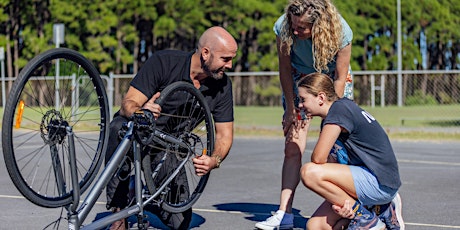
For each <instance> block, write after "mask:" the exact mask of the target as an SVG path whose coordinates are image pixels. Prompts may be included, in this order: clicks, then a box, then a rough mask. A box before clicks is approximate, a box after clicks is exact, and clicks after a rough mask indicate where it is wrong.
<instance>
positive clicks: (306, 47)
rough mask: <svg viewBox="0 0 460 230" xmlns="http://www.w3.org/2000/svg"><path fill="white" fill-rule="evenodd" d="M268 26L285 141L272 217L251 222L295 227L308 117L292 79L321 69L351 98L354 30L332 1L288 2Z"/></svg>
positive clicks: (260, 225) (262, 226) (264, 226)
mask: <svg viewBox="0 0 460 230" xmlns="http://www.w3.org/2000/svg"><path fill="white" fill-rule="evenodd" d="M273 30H274V32H275V34H276V36H277V37H276V43H277V48H278V59H279V76H280V82H281V87H282V89H283V107H284V115H283V121H282V126H283V132H284V136H285V138H286V140H285V147H284V161H283V167H282V175H281V195H280V206H279V209H278V211H277V212H276V213H274V214H273V216H271V217H269V218H268V219H267V220H265V221H262V222H258V223H256V225H255V226H256V228H259V229H278V228H279V229H285V228H292V227H293V226H294V216H293V214H292V202H293V199H294V193H295V189H296V188H297V185H298V184H299V182H300V175H299V171H300V167H301V163H302V155H303V152H304V150H305V147H306V143H307V131H308V127H309V123H310V122H309V121H310V116H309V115H308V114H305V113H304V112H303V111H300V110H299V109H298V105H299V100H298V90H297V86H296V85H295V82H296V81H297V80H299V79H300V78H301V77H303V76H306V75H307V74H310V73H314V72H322V73H324V74H327V75H328V76H329V77H330V78H331V79H333V81H334V88H335V91H336V93H337V95H338V96H340V97H347V98H350V99H352V98H353V95H352V93H353V92H352V89H353V87H352V77H351V71H350V67H349V66H350V56H351V41H352V38H353V32H352V31H351V29H350V27H349V26H348V24H347V22H346V21H345V20H344V19H343V18H342V16H341V15H340V14H339V12H338V10H337V8H336V7H335V6H334V5H333V4H332V2H331V0H290V1H289V3H288V5H287V6H286V8H285V13H284V14H283V15H282V16H281V17H280V18H279V19H278V20H277V21H276V23H275V25H274V27H273Z"/></svg>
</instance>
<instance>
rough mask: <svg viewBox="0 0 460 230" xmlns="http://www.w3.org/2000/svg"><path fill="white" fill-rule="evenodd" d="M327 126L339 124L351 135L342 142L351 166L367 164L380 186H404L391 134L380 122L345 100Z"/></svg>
mask: <svg viewBox="0 0 460 230" xmlns="http://www.w3.org/2000/svg"><path fill="white" fill-rule="evenodd" d="M325 124H336V125H339V126H341V127H343V128H345V129H346V130H347V131H348V133H341V134H340V136H339V140H340V141H342V143H343V144H344V145H345V148H346V150H347V152H348V157H349V164H351V165H364V166H365V167H367V168H368V169H370V170H371V172H372V173H373V174H374V175H375V176H376V177H377V180H378V181H379V183H380V184H382V185H385V186H387V187H390V188H394V189H398V188H399V187H400V186H401V179H400V177H399V170H398V163H397V161H396V156H395V154H394V152H393V148H392V146H391V143H390V140H389V139H388V135H387V134H386V133H385V130H384V129H383V128H382V126H380V124H379V123H378V122H377V120H376V119H375V118H374V117H372V115H370V114H369V113H367V112H366V111H364V110H363V109H361V108H360V107H359V106H358V105H356V103H355V102H353V101H351V100H349V99H347V98H342V99H339V100H337V101H335V102H334V103H333V104H332V106H331V108H330V109H329V112H328V113H327V116H326V118H325V119H324V121H323V125H325Z"/></svg>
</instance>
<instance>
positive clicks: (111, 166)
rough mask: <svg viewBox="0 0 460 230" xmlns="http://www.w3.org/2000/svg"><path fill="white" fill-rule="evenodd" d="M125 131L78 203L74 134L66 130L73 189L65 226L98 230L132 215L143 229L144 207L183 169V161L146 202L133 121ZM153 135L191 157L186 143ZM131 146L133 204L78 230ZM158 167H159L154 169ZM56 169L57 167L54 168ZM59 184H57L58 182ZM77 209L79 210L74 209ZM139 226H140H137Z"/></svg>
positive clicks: (156, 134) (156, 131)
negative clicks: (92, 183) (176, 146)
mask: <svg viewBox="0 0 460 230" xmlns="http://www.w3.org/2000/svg"><path fill="white" fill-rule="evenodd" d="M127 127H128V130H127V131H126V134H125V135H124V137H123V139H122V140H121V142H120V144H119V145H118V147H117V149H116V150H115V152H114V154H113V156H112V158H111V159H110V160H109V162H108V163H107V165H106V166H105V167H104V169H103V171H102V173H101V174H100V175H99V177H98V180H96V183H95V184H94V185H93V186H92V187H91V188H90V190H89V193H88V195H87V196H86V198H85V200H84V201H83V202H82V203H81V205H80V206H78V204H79V199H80V191H79V189H78V188H79V186H78V178H77V170H76V158H75V148H74V135H73V132H72V129H71V128H70V127H67V128H66V131H67V134H68V137H69V154H70V157H69V159H70V167H71V179H72V186H73V194H72V197H73V202H72V203H71V204H70V205H69V206H68V207H67V210H68V227H69V229H72V230H74V229H75V230H78V229H101V228H104V227H106V226H107V225H109V224H111V223H113V222H115V221H117V220H120V219H123V218H127V217H130V216H132V215H134V214H137V218H138V226H139V229H142V228H143V227H144V226H143V224H144V222H143V220H144V218H145V215H144V209H143V207H144V206H145V205H146V204H148V203H150V202H151V201H152V200H153V199H154V198H155V197H157V196H158V195H159V194H160V193H161V192H162V191H163V190H164V189H165V187H166V186H167V185H168V184H169V183H170V182H171V181H172V180H173V178H174V177H175V176H176V175H177V174H178V173H179V171H180V169H181V168H182V167H184V165H185V163H186V160H184V161H183V162H182V163H181V164H180V165H179V166H178V167H177V168H176V170H175V171H174V173H172V174H171V175H170V177H169V178H168V179H167V180H166V181H165V183H163V184H162V185H161V186H160V188H159V189H158V190H157V191H156V192H155V193H154V194H153V195H151V196H150V197H149V198H148V199H146V200H145V201H144V200H143V197H142V195H143V194H142V181H141V151H140V143H139V142H138V141H137V140H136V138H135V137H134V133H135V128H134V122H133V121H130V122H128V125H127ZM153 135H154V136H155V137H157V138H160V139H158V140H156V141H160V140H164V141H167V142H171V143H174V144H179V145H180V146H181V147H185V148H187V149H188V150H189V151H188V154H187V159H188V158H189V157H190V154H191V153H192V152H193V151H191V150H192V149H191V147H190V146H188V145H187V144H186V143H183V142H182V141H180V140H178V139H176V138H174V137H172V136H169V135H167V134H165V133H163V132H161V131H159V130H153ZM130 145H132V147H133V154H134V169H135V176H134V178H135V198H136V204H134V205H132V206H129V207H127V208H125V209H123V210H120V211H119V212H117V213H113V214H111V215H109V216H106V217H103V218H101V219H98V220H96V221H94V222H92V223H90V224H88V225H86V226H83V227H80V226H81V225H82V223H83V222H84V221H85V219H86V217H87V216H88V214H89V212H90V211H91V209H92V208H93V207H94V204H95V203H96V201H97V199H98V198H99V196H100V195H101V193H102V191H103V189H104V188H105V187H106V186H107V184H108V182H109V180H110V178H111V177H112V176H113V175H114V174H115V173H116V171H117V169H118V166H119V165H120V164H121V163H122V161H123V160H124V158H125V156H126V154H127V152H128V151H129V148H130ZM157 168H159V167H157ZM57 169H59V167H58V168H57ZM58 184H59V183H58ZM77 208H78V209H77ZM140 225H142V226H140Z"/></svg>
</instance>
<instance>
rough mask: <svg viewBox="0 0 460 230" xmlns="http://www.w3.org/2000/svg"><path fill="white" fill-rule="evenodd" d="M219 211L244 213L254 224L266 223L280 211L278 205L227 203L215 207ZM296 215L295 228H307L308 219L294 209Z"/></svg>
mask: <svg viewBox="0 0 460 230" xmlns="http://www.w3.org/2000/svg"><path fill="white" fill-rule="evenodd" d="M214 207H216V208H217V209H218V210H222V211H238V212H243V213H246V214H248V215H251V216H249V217H245V218H246V219H248V220H251V221H254V224H255V223H256V222H259V221H264V220H266V219H267V218H268V217H270V216H271V212H275V211H276V210H278V207H279V205H278V204H260V203H227V204H216V205H214ZM292 213H293V214H294V228H302V229H304V228H305V225H306V223H307V221H308V219H307V218H304V217H302V215H300V210H298V209H292Z"/></svg>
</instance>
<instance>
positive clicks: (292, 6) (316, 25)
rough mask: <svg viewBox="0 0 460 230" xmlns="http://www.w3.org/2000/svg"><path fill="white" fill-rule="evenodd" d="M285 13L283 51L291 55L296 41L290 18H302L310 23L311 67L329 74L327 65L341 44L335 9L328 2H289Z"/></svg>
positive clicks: (282, 33) (340, 31) (321, 0)
mask: <svg viewBox="0 0 460 230" xmlns="http://www.w3.org/2000/svg"><path fill="white" fill-rule="evenodd" d="M285 13H286V18H285V19H284V21H283V23H282V28H281V33H280V39H281V47H283V46H287V47H286V49H284V50H286V51H287V54H290V52H291V47H292V45H293V44H294V41H295V40H294V31H293V30H292V28H291V26H292V16H293V15H294V16H303V19H304V20H303V21H304V22H305V23H311V24H312V32H311V34H312V38H311V39H312V53H313V56H314V57H313V60H314V68H315V70H316V71H317V72H322V71H323V70H324V71H326V72H327V71H329V68H328V67H327V64H328V63H329V62H331V61H332V60H333V59H334V57H335V55H336V54H337V52H338V51H339V50H340V46H341V44H342V36H343V35H342V23H341V22H340V15H339V12H338V10H337V8H336V7H335V6H334V5H333V4H332V2H331V1H330V0H290V1H289V4H288V5H287V6H286V9H285ZM282 50H283V49H282Z"/></svg>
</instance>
